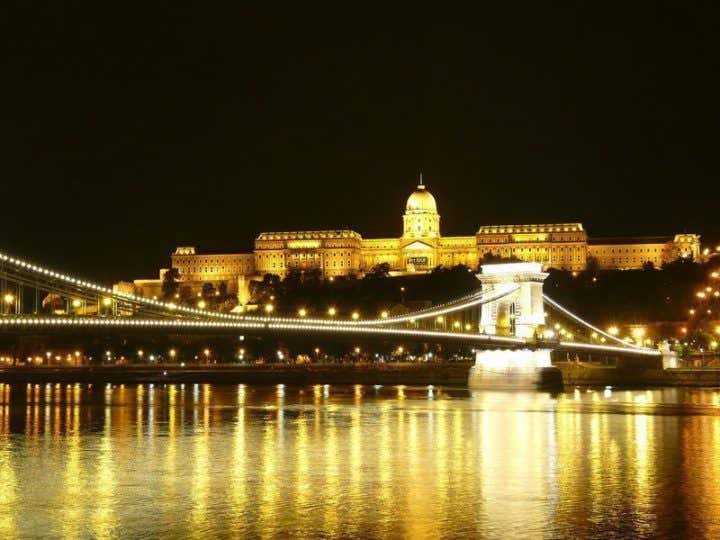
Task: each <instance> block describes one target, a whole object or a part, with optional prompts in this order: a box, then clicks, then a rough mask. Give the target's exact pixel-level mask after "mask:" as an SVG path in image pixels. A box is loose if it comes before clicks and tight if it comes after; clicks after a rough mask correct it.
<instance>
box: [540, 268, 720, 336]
mask: <svg viewBox="0 0 720 540" xmlns="http://www.w3.org/2000/svg"><path fill="white" fill-rule="evenodd" d="M593 266H594V265H590V266H589V267H588V269H587V270H586V271H584V272H578V273H575V274H573V273H571V272H563V271H558V270H550V276H549V277H548V279H547V281H546V283H545V292H546V293H547V294H548V295H550V296H551V297H553V298H554V299H555V300H557V301H558V302H560V303H561V304H563V305H564V306H566V307H567V308H568V309H570V310H571V311H573V312H575V313H578V314H580V315H582V316H583V317H584V318H586V319H588V320H590V321H593V322H595V323H597V324H601V325H605V324H611V323H613V324H615V323H617V324H623V323H637V322H657V321H668V322H673V321H684V320H686V319H688V313H689V309H691V308H693V307H694V306H696V305H698V303H699V302H698V298H697V296H696V293H697V292H698V291H699V290H701V289H704V288H705V287H706V286H709V285H713V287H714V289H717V286H718V284H720V281H718V280H712V278H710V274H711V273H712V272H713V271H716V270H717V268H718V267H720V259H718V258H714V259H712V260H711V261H709V262H706V263H704V264H698V263H695V262H693V261H692V260H686V259H679V260H677V261H675V262H673V263H670V264H667V265H664V266H663V268H662V270H661V271H658V270H655V269H654V268H652V267H651V266H650V265H647V266H646V267H645V268H644V269H642V270H624V271H600V270H597V269H595V268H594V267H593ZM712 281H715V283H714V284H713V283H712ZM700 303H703V302H700ZM704 303H707V304H709V306H708V307H705V308H704V309H705V310H707V309H711V312H712V311H713V310H712V307H714V306H713V305H712V304H718V301H717V299H716V298H715V297H712V296H711V297H710V298H709V299H708V300H707V301H706V302H704ZM705 312H706V311H705ZM711 315H712V313H711Z"/></svg>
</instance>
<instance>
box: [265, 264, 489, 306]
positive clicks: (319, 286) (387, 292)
mask: <svg viewBox="0 0 720 540" xmlns="http://www.w3.org/2000/svg"><path fill="white" fill-rule="evenodd" d="M479 286H480V283H479V281H478V280H477V279H476V278H475V275H474V273H473V271H472V269H470V268H468V267H467V266H463V265H459V266H455V267H452V268H445V267H438V268H435V269H434V270H433V271H432V272H430V273H428V274H419V275H412V276H398V277H390V273H389V268H388V265H386V264H380V265H378V266H376V267H375V268H373V269H372V271H370V272H368V273H367V274H365V276H364V277H363V278H361V279H359V278H357V277H355V276H353V275H349V276H337V277H335V278H333V279H328V278H323V277H322V275H321V273H320V271H319V270H309V271H304V272H302V271H297V270H293V271H290V272H289V273H288V275H287V276H286V277H285V279H282V280H281V279H280V278H279V277H278V276H274V275H270V274H268V275H266V276H265V277H264V279H263V281H262V282H258V283H256V284H254V286H253V290H252V291H251V292H252V295H253V300H254V301H255V302H258V303H261V304H268V303H271V304H273V305H274V306H275V311H276V312H277V313H283V314H292V315H294V314H296V313H297V310H298V309H300V308H305V309H306V310H307V315H308V316H325V314H326V313H327V311H328V309H329V308H331V307H334V308H335V309H336V310H337V315H338V316H339V317H343V318H347V317H349V316H350V314H351V313H352V312H353V311H358V312H359V313H360V314H361V315H362V316H363V317H370V316H373V317H374V316H377V314H378V313H380V312H381V311H383V310H388V311H389V312H391V313H392V312H397V311H400V310H403V309H407V307H408V306H410V307H418V306H419V305H421V304H422V305H430V304H437V303H441V302H445V301H447V300H449V299H452V298H457V297H459V296H463V295H466V294H468V293H470V292H472V291H473V290H476V289H478V288H479ZM403 306H405V308H403Z"/></svg>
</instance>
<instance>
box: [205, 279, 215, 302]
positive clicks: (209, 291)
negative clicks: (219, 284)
mask: <svg viewBox="0 0 720 540" xmlns="http://www.w3.org/2000/svg"><path fill="white" fill-rule="evenodd" d="M202 295H203V298H209V297H211V296H215V285H213V284H212V283H209V282H208V283H203V284H202Z"/></svg>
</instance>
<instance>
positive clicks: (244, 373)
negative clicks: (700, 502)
mask: <svg viewBox="0 0 720 540" xmlns="http://www.w3.org/2000/svg"><path fill="white" fill-rule="evenodd" d="M472 365H473V364H472V363H471V362H453V363H397V364H396V363H392V364H304V365H290V364H266V365H253V366H238V365H211V366H208V365H199V366H198V365H193V366H185V367H181V366H178V365H154V366H133V365H130V366H82V367H53V366H33V367H26V366H20V367H8V368H3V369H0V383H20V384H22V383H30V384H42V383H117V384H132V383H138V384H140V383H213V384H239V383H243V384H281V383H282V384H293V385H307V384H389V385H392V384H405V385H411V386H412V385H426V384H434V385H446V386H467V381H468V372H469V370H470V367H471V366H472ZM556 365H557V367H558V368H560V371H561V372H562V376H563V383H564V384H565V386H566V387H572V386H608V385H609V386H614V387H626V388H633V387H635V388H637V387H661V386H694V387H707V388H713V387H720V369H713V368H678V369H668V370H662V369H642V368H615V367H603V366H594V365H588V364H576V363H574V362H572V363H568V362H558V363H557V364H556Z"/></svg>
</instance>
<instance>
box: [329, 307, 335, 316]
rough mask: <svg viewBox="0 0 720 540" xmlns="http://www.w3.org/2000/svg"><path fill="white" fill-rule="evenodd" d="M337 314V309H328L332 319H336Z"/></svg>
mask: <svg viewBox="0 0 720 540" xmlns="http://www.w3.org/2000/svg"><path fill="white" fill-rule="evenodd" d="M336 314H337V309H335V308H334V307H331V308H329V309H328V315H330V316H331V317H334V316H335V315H336Z"/></svg>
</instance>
